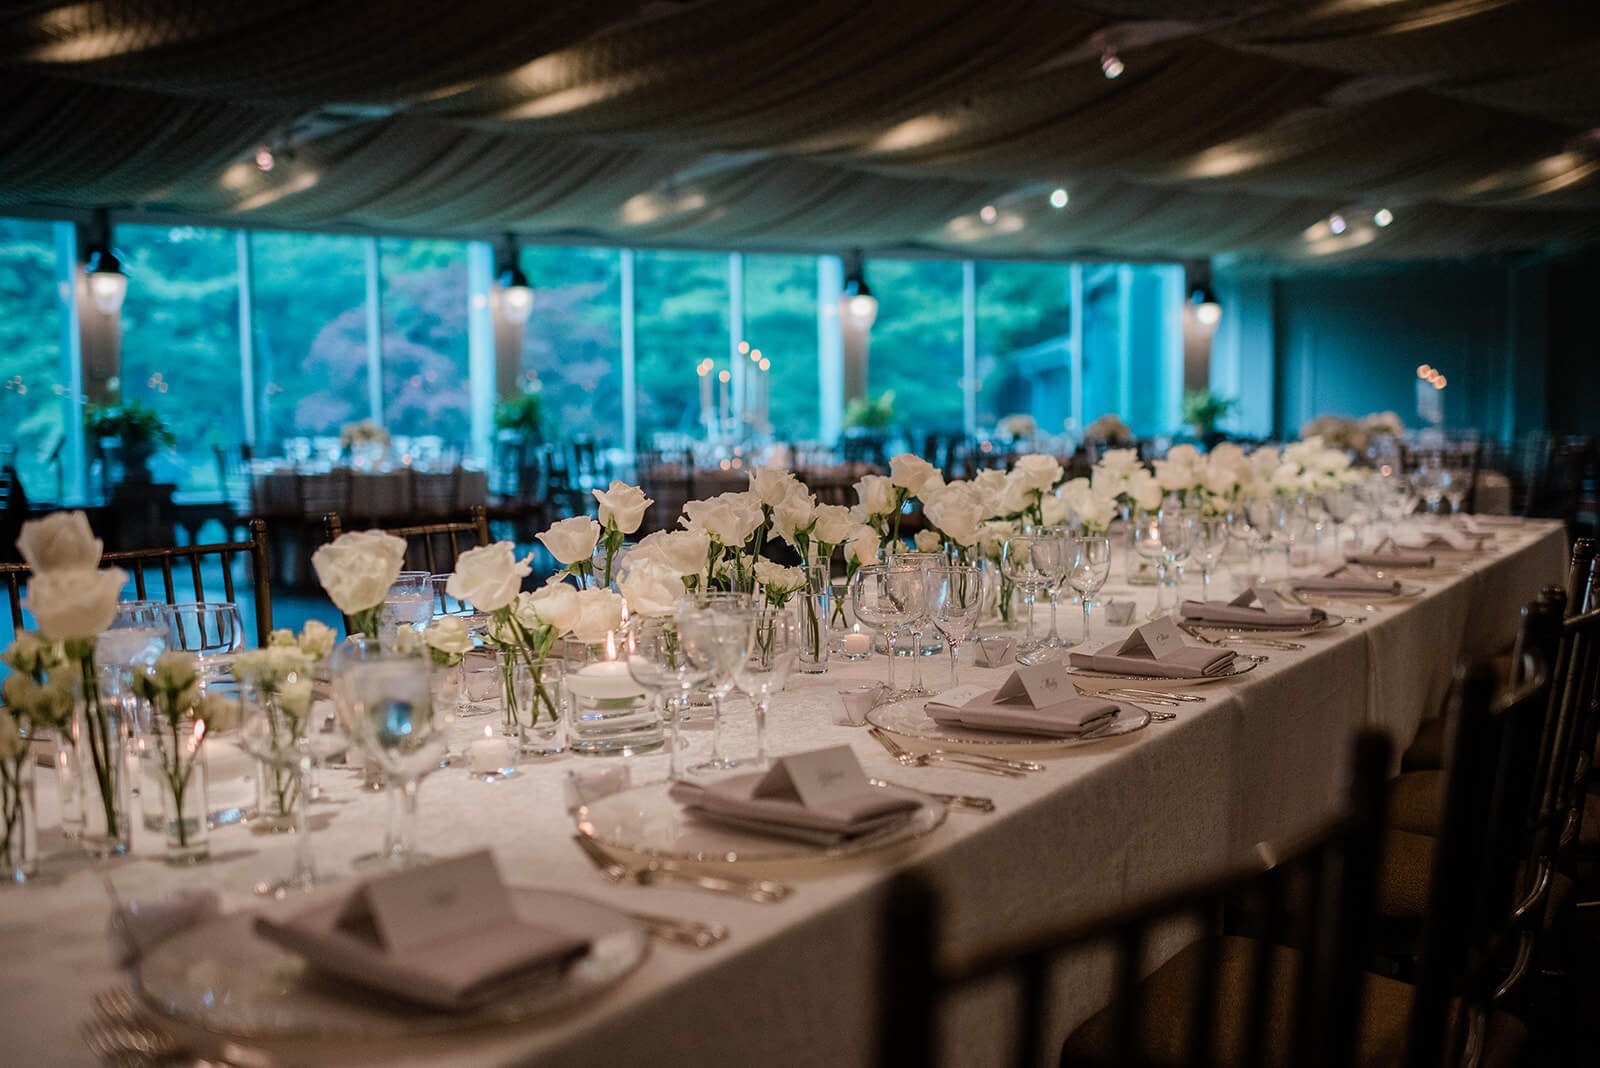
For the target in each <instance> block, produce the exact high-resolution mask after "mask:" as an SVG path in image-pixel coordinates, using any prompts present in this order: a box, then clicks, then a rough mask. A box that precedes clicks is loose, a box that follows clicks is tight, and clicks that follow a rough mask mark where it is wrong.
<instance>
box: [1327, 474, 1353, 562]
mask: <svg viewBox="0 0 1600 1068" xmlns="http://www.w3.org/2000/svg"><path fill="white" fill-rule="evenodd" d="M1357 503H1358V502H1357V501H1356V495H1355V493H1354V492H1353V491H1352V490H1351V489H1350V487H1348V486H1340V487H1338V488H1336V489H1330V490H1326V491H1325V492H1324V493H1323V494H1322V508H1323V511H1325V512H1327V513H1328V518H1329V519H1331V520H1333V551H1334V555H1335V556H1338V555H1341V554H1342V553H1343V552H1344V525H1345V524H1346V523H1348V522H1350V517H1351V516H1353V515H1355V513H1356V507H1357Z"/></svg>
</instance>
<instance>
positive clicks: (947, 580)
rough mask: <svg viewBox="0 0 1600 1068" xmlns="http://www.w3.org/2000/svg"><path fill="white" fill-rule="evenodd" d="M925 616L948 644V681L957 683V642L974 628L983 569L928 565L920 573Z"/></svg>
mask: <svg viewBox="0 0 1600 1068" xmlns="http://www.w3.org/2000/svg"><path fill="white" fill-rule="evenodd" d="M923 580H924V583H925V588H926V591H927V592H926V600H927V604H928V618H930V619H932V620H933V625H934V626H936V627H938V628H939V633H940V634H942V635H944V640H945V642H946V644H948V645H949V646H950V685H951V686H955V685H957V681H958V680H957V677H956V659H957V657H958V656H959V653H960V646H961V643H963V642H965V641H966V640H967V639H969V638H971V637H972V632H973V631H975V630H977V629H978V616H979V615H980V614H981V613H982V610H983V572H982V571H979V570H978V569H977V568H975V567H932V568H929V569H928V571H927V572H926V573H925V574H924V576H923Z"/></svg>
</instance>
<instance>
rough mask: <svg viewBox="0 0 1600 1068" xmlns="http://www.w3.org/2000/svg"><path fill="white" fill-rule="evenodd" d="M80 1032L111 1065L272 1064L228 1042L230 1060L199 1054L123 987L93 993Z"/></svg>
mask: <svg viewBox="0 0 1600 1068" xmlns="http://www.w3.org/2000/svg"><path fill="white" fill-rule="evenodd" d="M79 1033H80V1034H81V1035H82V1036H83V1041H84V1044H85V1045H87V1046H88V1047H89V1052H91V1053H93V1054H94V1055H95V1056H96V1057H97V1058H99V1060H100V1061H102V1062H103V1063H105V1064H108V1065H112V1066H113V1068H154V1066H156V1065H186V1066H192V1068H271V1066H272V1064H273V1062H272V1061H271V1060H269V1059H268V1058H266V1057H265V1056H263V1055H262V1054H260V1053H258V1052H256V1051H253V1050H244V1049H235V1048H234V1047H232V1046H231V1045H230V1046H228V1047H226V1051H227V1053H228V1056H229V1058H230V1059H229V1060H213V1059H209V1058H206V1057H202V1056H200V1055H199V1054H198V1053H197V1052H196V1051H195V1050H194V1049H193V1048H191V1047H190V1046H189V1045H187V1044H186V1043H184V1042H182V1041H180V1040H179V1039H178V1038H177V1037H176V1036H175V1035H173V1034H172V1032H170V1031H167V1030H166V1029H164V1028H162V1027H161V1026H160V1025H159V1024H157V1023H156V1022H155V1021H154V1020H153V1019H152V1018H151V1017H150V1015H149V1014H148V1013H147V1012H146V1011H145V1010H144V1009H142V1008H141V1007H140V1006H139V1004H138V1003H137V1002H136V1001H135V1000H134V998H133V995H132V994H131V993H129V992H128V991H127V990H125V989H123V988H122V987H112V988H110V989H107V990H102V991H100V992H99V993H98V994H96V995H95V996H94V1015H93V1016H91V1017H90V1018H89V1019H87V1020H85V1021H84V1022H83V1024H82V1026H81V1027H80V1028H79Z"/></svg>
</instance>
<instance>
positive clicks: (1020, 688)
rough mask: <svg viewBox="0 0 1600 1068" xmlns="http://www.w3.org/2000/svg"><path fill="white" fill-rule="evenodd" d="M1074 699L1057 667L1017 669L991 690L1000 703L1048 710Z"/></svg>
mask: <svg viewBox="0 0 1600 1068" xmlns="http://www.w3.org/2000/svg"><path fill="white" fill-rule="evenodd" d="M1076 696H1078V691H1077V690H1076V689H1075V688H1074V687H1073V685H1072V680H1071V679H1070V678H1068V677H1067V672H1066V669H1065V668H1064V667H1062V666H1061V665H1060V664H1035V665H1033V666H1032V667H1025V668H1018V669H1017V670H1016V671H1013V672H1012V673H1011V677H1010V678H1008V679H1006V681H1005V682H1004V683H1003V684H1002V685H1001V687H1000V688H999V689H998V690H996V691H995V694H994V699H995V701H996V702H997V703H1000V704H1008V705H1010V704H1015V705H1032V706H1033V707H1034V708H1049V707H1050V706H1051V705H1058V704H1060V703H1061V702H1063V701H1070V700H1071V699H1072V698H1074V697H1076Z"/></svg>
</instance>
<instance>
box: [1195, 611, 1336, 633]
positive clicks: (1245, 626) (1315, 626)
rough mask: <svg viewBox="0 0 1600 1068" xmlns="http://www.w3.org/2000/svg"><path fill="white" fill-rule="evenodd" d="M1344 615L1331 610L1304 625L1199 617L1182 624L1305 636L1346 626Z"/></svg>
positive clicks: (1220, 630) (1224, 630)
mask: <svg viewBox="0 0 1600 1068" xmlns="http://www.w3.org/2000/svg"><path fill="white" fill-rule="evenodd" d="M1344 622H1345V619H1344V616H1341V615H1335V614H1334V613H1332V612H1329V613H1328V614H1327V615H1326V616H1324V617H1323V618H1322V619H1319V620H1317V622H1315V623H1309V624H1307V625H1306V626H1303V627H1257V626H1252V625H1251V624H1249V623H1207V622H1204V621H1202V620H1198V619H1185V620H1183V622H1182V624H1181V625H1182V626H1184V627H1188V628H1190V629H1193V630H1203V631H1205V632H1206V633H1207V634H1241V635H1244V634H1248V635H1250V636H1252V637H1256V638H1303V637H1305V636H1306V635H1308V634H1321V633H1322V632H1323V631H1327V630H1332V629H1333V628H1335V627H1342V626H1344Z"/></svg>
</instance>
